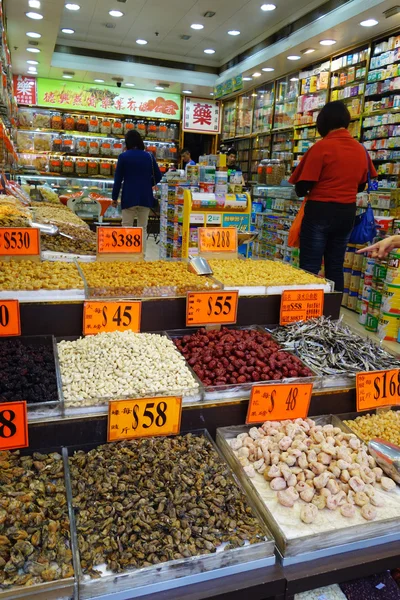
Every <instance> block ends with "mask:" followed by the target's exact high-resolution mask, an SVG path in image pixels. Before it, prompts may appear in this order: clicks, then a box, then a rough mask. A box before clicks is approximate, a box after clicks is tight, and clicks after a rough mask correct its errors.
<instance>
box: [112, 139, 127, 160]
mask: <svg viewBox="0 0 400 600" xmlns="http://www.w3.org/2000/svg"><path fill="white" fill-rule="evenodd" d="M123 150H124V145H123V143H122V140H118V141H115V142H114V144H113V148H112V155H113V156H119V155H120V154H121V152H123Z"/></svg>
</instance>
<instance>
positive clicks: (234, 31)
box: [228, 29, 240, 35]
mask: <svg viewBox="0 0 400 600" xmlns="http://www.w3.org/2000/svg"><path fill="white" fill-rule="evenodd" d="M228 34H229V35H240V31H238V30H237V29H231V30H230V31H228Z"/></svg>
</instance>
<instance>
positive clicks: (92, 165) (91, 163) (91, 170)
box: [87, 158, 99, 176]
mask: <svg viewBox="0 0 400 600" xmlns="http://www.w3.org/2000/svg"><path fill="white" fill-rule="evenodd" d="M87 172H88V175H92V176H93V175H98V174H99V161H98V160H97V159H95V158H90V159H89V160H88V163H87Z"/></svg>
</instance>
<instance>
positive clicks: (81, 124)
mask: <svg viewBox="0 0 400 600" xmlns="http://www.w3.org/2000/svg"><path fill="white" fill-rule="evenodd" d="M88 129H89V124H88V120H87V118H86V117H84V116H83V115H81V116H80V117H77V119H76V130H77V131H88Z"/></svg>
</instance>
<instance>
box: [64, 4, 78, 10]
mask: <svg viewBox="0 0 400 600" xmlns="http://www.w3.org/2000/svg"><path fill="white" fill-rule="evenodd" d="M65 8H67V9H68V10H79V9H80V6H79V4H73V3H71V2H68V4H66V5H65Z"/></svg>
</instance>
